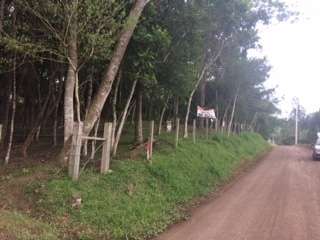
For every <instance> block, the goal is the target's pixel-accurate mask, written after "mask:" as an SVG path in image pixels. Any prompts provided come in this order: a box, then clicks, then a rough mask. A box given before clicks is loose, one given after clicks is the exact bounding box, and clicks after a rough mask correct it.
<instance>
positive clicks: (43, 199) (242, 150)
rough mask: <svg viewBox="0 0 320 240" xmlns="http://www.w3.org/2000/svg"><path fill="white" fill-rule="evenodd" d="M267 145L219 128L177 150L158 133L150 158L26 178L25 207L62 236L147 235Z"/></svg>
mask: <svg viewBox="0 0 320 240" xmlns="http://www.w3.org/2000/svg"><path fill="white" fill-rule="evenodd" d="M268 147H269V145H268V144H267V143H266V141H265V140H263V138H262V137H261V136H259V135H257V134H253V133H243V134H241V135H240V136H236V135H234V136H231V137H226V136H224V135H219V134H218V135H215V136H211V137H210V139H208V140H206V139H204V138H203V139H199V141H198V143H197V144H193V143H192V141H191V140H188V139H187V140H184V141H182V143H181V145H179V147H178V148H177V149H176V150H174V149H173V148H172V146H170V145H168V144H166V143H165V141H164V142H163V143H162V147H161V149H160V150H159V151H157V152H156V153H155V155H154V159H153V163H152V164H150V163H148V162H146V161H145V160H144V159H138V160H135V161H133V160H124V161H115V162H114V163H113V165H112V172H111V173H109V174H107V175H97V173H96V170H95V169H93V168H91V169H90V168H89V169H87V170H85V171H84V172H83V173H82V174H81V178H80V181H79V182H78V183H75V182H72V181H71V180H70V179H69V178H67V177H65V176H64V174H60V175H58V176H56V177H54V178H51V179H50V180H46V181H40V182H39V181H34V182H33V183H31V184H28V187H27V188H26V190H25V194H26V197H27V198H31V199H32V202H34V203H35V204H34V206H33V208H32V211H31V212H32V214H35V216H36V217H37V218H38V219H39V218H40V219H42V220H41V221H44V222H47V223H50V225H51V226H53V227H54V228H55V229H59V232H60V235H59V236H60V237H61V238H62V237H63V236H64V237H65V238H66V239H70V238H74V239H106V238H107V239H108V238H110V239H147V238H149V237H151V236H154V235H157V234H158V233H160V232H162V231H164V230H165V229H166V228H167V227H168V226H169V225H170V224H172V223H174V222H177V221H179V220H182V219H184V218H185V217H187V214H188V211H186V209H187V208H186V207H188V206H190V203H191V202H192V200H194V199H197V198H199V197H203V196H206V195H207V194H208V193H210V192H213V191H214V190H215V189H216V188H217V187H218V186H221V184H223V183H224V182H226V181H228V180H230V178H231V177H232V176H233V174H234V173H235V171H236V170H237V169H239V167H241V166H243V165H244V164H247V163H250V162H252V161H253V160H254V159H255V158H256V157H257V155H259V154H261V153H262V152H264V151H266V150H267V148H268ZM77 199H81V203H79V204H77V203H76V202H77ZM37 221H39V220H37ZM0 229H1V226H0ZM40 236H41V235H40ZM31 239H32V238H31ZM36 239H41V238H40V237H39V238H36ZM43 239H46V238H43Z"/></svg>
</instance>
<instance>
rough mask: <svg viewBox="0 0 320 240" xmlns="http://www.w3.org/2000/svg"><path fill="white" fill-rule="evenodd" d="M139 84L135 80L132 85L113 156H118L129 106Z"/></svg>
mask: <svg viewBox="0 0 320 240" xmlns="http://www.w3.org/2000/svg"><path fill="white" fill-rule="evenodd" d="M137 82H138V81H137V80H135V81H134V82H133V85H132V87H131V91H130V95H129V97H128V100H127V103H126V106H125V108H124V110H123V114H122V118H121V120H120V124H119V127H118V130H117V136H116V138H115V142H114V145H113V152H112V154H113V156H116V154H117V149H118V144H119V141H120V137H121V134H122V130H123V126H124V123H125V121H126V119H127V115H128V109H129V106H130V103H131V100H132V97H133V93H134V91H135V89H136V85H137Z"/></svg>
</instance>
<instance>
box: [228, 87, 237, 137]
mask: <svg viewBox="0 0 320 240" xmlns="http://www.w3.org/2000/svg"><path fill="white" fill-rule="evenodd" d="M238 92H239V90H237V92H236V95H235V97H234V100H233V105H232V111H231V116H230V121H229V126H228V136H230V133H231V130H232V123H233V118H234V112H235V109H236V104H237V99H238Z"/></svg>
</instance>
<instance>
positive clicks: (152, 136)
mask: <svg viewBox="0 0 320 240" xmlns="http://www.w3.org/2000/svg"><path fill="white" fill-rule="evenodd" d="M153 139H154V121H151V122H150V136H149V143H148V145H149V146H148V148H147V152H149V154H147V158H148V161H151V160H152V155H153Z"/></svg>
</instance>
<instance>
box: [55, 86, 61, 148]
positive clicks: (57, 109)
mask: <svg viewBox="0 0 320 240" xmlns="http://www.w3.org/2000/svg"><path fill="white" fill-rule="evenodd" d="M62 90H63V88H62V86H61V87H60V88H59V92H58V97H57V99H56V101H55V106H54V116H53V146H57V128H58V112H59V105H60V101H61V98H62V93H63V91H62Z"/></svg>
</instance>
